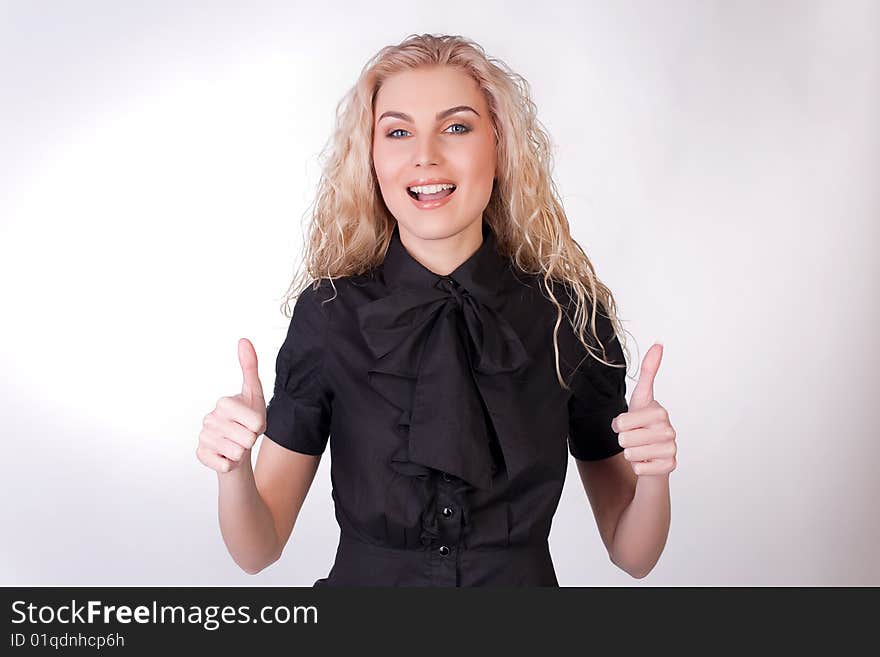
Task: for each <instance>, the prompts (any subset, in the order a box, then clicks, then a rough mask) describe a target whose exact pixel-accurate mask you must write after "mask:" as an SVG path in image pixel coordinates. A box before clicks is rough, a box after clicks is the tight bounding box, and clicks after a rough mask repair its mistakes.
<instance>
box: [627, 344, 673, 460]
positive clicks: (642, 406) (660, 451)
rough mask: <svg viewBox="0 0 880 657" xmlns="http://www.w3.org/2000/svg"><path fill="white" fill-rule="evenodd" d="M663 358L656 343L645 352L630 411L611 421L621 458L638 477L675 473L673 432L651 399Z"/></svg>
mask: <svg viewBox="0 0 880 657" xmlns="http://www.w3.org/2000/svg"><path fill="white" fill-rule="evenodd" d="M662 356H663V345H662V344H659V343H655V344H654V345H652V346H651V348H650V349H648V353H647V354H645V358H644V360H643V361H642V370H641V374H640V376H639V382H638V383H637V384H636V389H635V390H633V394H632V398H631V399H630V402H629V406H628V407H629V411H627V412H626V413H621V414H620V415H618V416H617V417H616V418H614V419H613V420H612V421H611V428H612V429H614V431H615V433H617V434H619V435H618V439H617V441H618V442H619V443H620V445H621V447H623V448H624V450H623V454H624V456H625V457H626V459H627V460H628V461H629V462H630V465H632V469H633V471H634V472H635V473H636V474H637V475H639V476H642V475H665V474H668V473H670V472H672V471H673V470H675V453H676V451H677V447H676V444H675V429H673V428H672V425H671V424H670V423H669V413H667V412H666V409H665V408H663V406H661V405H660V403H659V402H657V401H656V400H655V399H654V377H655V376H657V370H658V369H659V368H660V359H661V358H662Z"/></svg>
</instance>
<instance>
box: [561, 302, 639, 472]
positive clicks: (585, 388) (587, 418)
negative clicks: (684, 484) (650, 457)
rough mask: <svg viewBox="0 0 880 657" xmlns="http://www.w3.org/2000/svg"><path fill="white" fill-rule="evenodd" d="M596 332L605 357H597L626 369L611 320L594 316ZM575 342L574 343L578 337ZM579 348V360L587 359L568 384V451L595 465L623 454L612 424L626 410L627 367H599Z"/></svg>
mask: <svg viewBox="0 0 880 657" xmlns="http://www.w3.org/2000/svg"><path fill="white" fill-rule="evenodd" d="M586 330H587V335H588V336H589V337H590V338H592V339H593V340H595V339H594V338H593V335H592V331H590V329H589V326H588V327H587V329H586ZM596 332H597V333H598V335H599V338H600V339H601V340H602V343H603V344H604V345H605V353H604V355H603V353H602V350H601V349H596V351H597V352H598V356H599V357H600V358H604V360H606V361H608V362H609V363H614V364H615V365H618V364H619V365H625V363H626V361H625V358H624V355H623V349H622V348H621V346H620V342H619V341H618V339H617V336H616V335H615V334H614V329H613V327H612V324H611V320H609V319H608V318H607V317H604V316H603V315H601V314H600V313H599V312H597V313H596ZM573 333H574V332H573V331H572V335H573ZM574 339H575V340H577V337H576V336H575V337H574ZM578 345H579V347H580V350H579V351H578V352H577V353H578V354H579V356H580V357H583V356H586V359H585V360H584V361H583V362H582V363H580V365H579V366H578V368H577V370H575V372H574V373H573V375H572V378H571V381H570V386H571V390H572V394H571V397H570V398H569V402H568V419H569V423H568V424H569V436H568V448H569V452H570V453H571V455H572V456H574V457H575V458H576V459H579V460H581V461H595V460H598V459H604V458H608V457H609V456H614V455H615V454H618V453H620V452H622V451H623V447H621V446H620V443H619V442H618V434H617V433H615V432H614V430H613V429H612V428H611V421H612V420H613V419H614V418H615V417H617V416H618V415H620V414H621V413H625V412H626V411H627V410H629V409H628V406H627V403H626V367H610V366H608V365H605V364H604V363H600V362H599V361H598V360H596V359H595V358H594V357H593V356H591V355H589V354H588V353H587V350H586V348H585V347H584V346H583V345H582V344H580V342H579V341H578ZM575 365H577V362H575Z"/></svg>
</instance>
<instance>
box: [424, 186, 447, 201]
mask: <svg viewBox="0 0 880 657" xmlns="http://www.w3.org/2000/svg"><path fill="white" fill-rule="evenodd" d="M453 191H455V190H453V189H452V188H450V189H443V190H440V191H439V192H437V193H436V194H419V200H420V201H433V200H435V199H438V198H443V197H444V196H449V195H450V194H451V193H452V192H453Z"/></svg>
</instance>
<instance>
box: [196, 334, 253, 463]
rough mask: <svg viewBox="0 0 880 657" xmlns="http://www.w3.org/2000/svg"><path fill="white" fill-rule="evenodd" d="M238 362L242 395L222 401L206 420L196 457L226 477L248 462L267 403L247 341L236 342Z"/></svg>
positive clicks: (200, 435) (223, 398) (245, 339)
mask: <svg viewBox="0 0 880 657" xmlns="http://www.w3.org/2000/svg"><path fill="white" fill-rule="evenodd" d="M238 362H239V363H240V365H241V372H242V376H243V378H244V381H243V383H242V386H241V394H238V395H233V396H231V397H221V398H220V399H218V400H217V404H216V405H215V406H214V410H213V411H211V412H210V413H208V414H207V415H206V416H205V419H204V420H203V422H202V431H201V432H200V433H199V444H198V447H196V457H197V458H198V459H199V461H201V462H202V463H203V464H204V465H206V466H207V467H209V468H211V469H212V470H216V471H217V472H218V473H225V472H229V471H231V470H234V469H235V468H237V467H238V466H239V465H241V463H243V462H244V459H246V458H247V459H250V456H251V448H252V447H253V446H254V443H255V442H256V441H257V438H259V437H260V436H261V435H262V434H263V432H264V431H265V430H266V402H265V399H264V397H263V386H262V385H261V384H260V376H259V372H258V371H257V352H256V351H254V346H253V345H252V344H251V342H250V340H248V339H247V338H242V339H241V340H239V341H238Z"/></svg>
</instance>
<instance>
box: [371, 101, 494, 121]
mask: <svg viewBox="0 0 880 657" xmlns="http://www.w3.org/2000/svg"><path fill="white" fill-rule="evenodd" d="M458 112H473V113H474V114H476V115H477V116H480V113H479V112H478V111H477V110H475V109H474V108H473V107H469V106H468V105H456V106H455V107H450V108H449V109H448V110H443V111H442V112H437V116H436V117H435V118H436V119H437V120H438V121H440V120H442V119H445V118H446V117H447V116H450V115H452V114H457V113H458ZM385 118H396V119H402V120H404V121H409V122H410V123H412V122H413V119H412V117H411V116H410V115H409V114H404V113H403V112H391V111H389V112H384V113H383V114H382V116H380V117H379V119H378V120H377V121H376V123H379V121H381V120H382V119H385Z"/></svg>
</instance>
